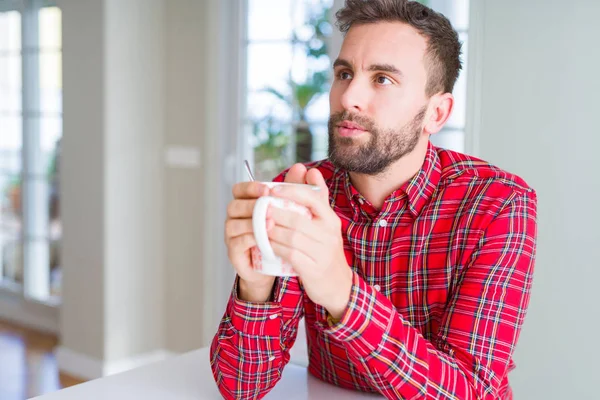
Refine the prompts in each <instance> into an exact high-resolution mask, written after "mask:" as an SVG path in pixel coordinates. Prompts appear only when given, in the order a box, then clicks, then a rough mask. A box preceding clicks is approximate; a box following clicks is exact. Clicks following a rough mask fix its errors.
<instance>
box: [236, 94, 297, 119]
mask: <svg viewBox="0 0 600 400" xmlns="http://www.w3.org/2000/svg"><path fill="white" fill-rule="evenodd" d="M289 100H290V99H289V96H283V94H281V93H279V92H277V93H276V94H274V93H273V92H268V91H261V92H250V93H249V94H248V104H247V115H248V118H249V119H251V120H253V121H258V120H263V119H265V118H273V119H276V120H279V121H287V122H291V121H292V106H291V105H290V103H289Z"/></svg>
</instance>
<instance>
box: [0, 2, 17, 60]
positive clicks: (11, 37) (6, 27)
mask: <svg viewBox="0 0 600 400" xmlns="http://www.w3.org/2000/svg"><path fill="white" fill-rule="evenodd" d="M20 50H21V14H19V13H18V12H17V11H8V12H3V13H0V53H3V52H11V53H15V52H16V53H18V52H19V51H20Z"/></svg>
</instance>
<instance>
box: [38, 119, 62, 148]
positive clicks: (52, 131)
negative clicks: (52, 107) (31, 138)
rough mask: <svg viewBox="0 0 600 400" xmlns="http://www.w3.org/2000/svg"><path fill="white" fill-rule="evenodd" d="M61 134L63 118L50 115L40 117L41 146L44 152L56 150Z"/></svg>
mask: <svg viewBox="0 0 600 400" xmlns="http://www.w3.org/2000/svg"><path fill="white" fill-rule="evenodd" d="M61 136H62V118H61V117H60V116H51V115H49V116H44V117H42V118H41V119H40V147H41V149H42V151H43V152H45V153H47V152H50V151H54V148H55V147H56V143H57V141H58V140H59V139H60V138H61Z"/></svg>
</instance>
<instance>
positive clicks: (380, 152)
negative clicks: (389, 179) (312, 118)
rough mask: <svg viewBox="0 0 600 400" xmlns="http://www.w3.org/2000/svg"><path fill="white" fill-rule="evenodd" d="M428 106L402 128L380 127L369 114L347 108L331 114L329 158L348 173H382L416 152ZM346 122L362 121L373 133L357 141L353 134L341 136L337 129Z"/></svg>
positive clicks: (329, 123)
mask: <svg viewBox="0 0 600 400" xmlns="http://www.w3.org/2000/svg"><path fill="white" fill-rule="evenodd" d="M425 112H426V107H423V108H421V110H419V112H418V113H417V114H416V115H415V117H414V118H413V119H412V120H411V121H409V122H408V123H407V124H406V125H404V126H403V127H401V128H400V129H380V128H378V127H377V125H376V124H375V122H374V121H373V120H371V119H370V118H368V117H364V116H359V115H356V114H350V113H349V112H347V111H344V112H340V113H335V114H331V116H330V117H329V122H328V124H327V126H328V130H329V151H328V155H329V161H330V162H331V163H332V164H333V165H334V166H336V167H338V168H342V169H345V170H346V171H348V172H356V173H359V174H365V175H379V174H381V173H383V172H385V171H386V170H387V169H388V168H389V166H390V165H392V164H393V163H394V162H396V161H398V160H399V159H401V158H402V157H404V156H405V155H407V154H409V153H410V152H412V151H413V150H414V149H415V147H416V146H417V143H418V142H419V138H420V137H421V133H422V124H423V120H424V119H425ZM342 121H351V122H354V123H357V124H360V125H361V126H362V127H363V128H364V129H365V130H366V131H367V135H369V136H370V137H369V140H368V141H367V142H366V143H362V144H359V143H356V139H355V138H352V137H341V136H337V135H336V134H335V129H336V127H337V125H338V124H340V123H341V122H342Z"/></svg>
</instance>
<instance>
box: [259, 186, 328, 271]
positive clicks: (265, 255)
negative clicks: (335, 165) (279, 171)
mask: <svg viewBox="0 0 600 400" xmlns="http://www.w3.org/2000/svg"><path fill="white" fill-rule="evenodd" d="M263 184H264V185H265V186H268V187H269V188H273V187H275V186H278V185H298V186H308V187H310V188H311V189H313V190H317V191H318V190H320V188H319V187H318V186H314V185H305V184H301V183H286V182H263ZM269 206H271V207H277V208H281V209H285V210H290V211H294V212H297V213H299V214H301V215H303V216H305V217H306V218H309V219H310V218H312V214H311V212H310V211H309V210H308V208H306V207H304V206H301V205H299V204H297V203H294V202H293V201H291V200H287V199H282V198H279V197H272V196H263V197H260V198H258V199H257V200H256V204H255V205H254V210H253V212H252V229H253V231H254V237H255V239H256V244H257V246H255V247H253V248H252V249H251V255H252V268H253V269H254V270H256V271H258V272H260V273H262V274H265V275H272V276H297V274H296V272H295V271H294V268H293V267H292V266H291V264H290V263H288V262H287V261H284V260H282V259H281V257H278V256H276V255H275V253H274V252H273V247H271V243H270V242H269V236H268V233H267V210H268V208H269Z"/></svg>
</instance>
